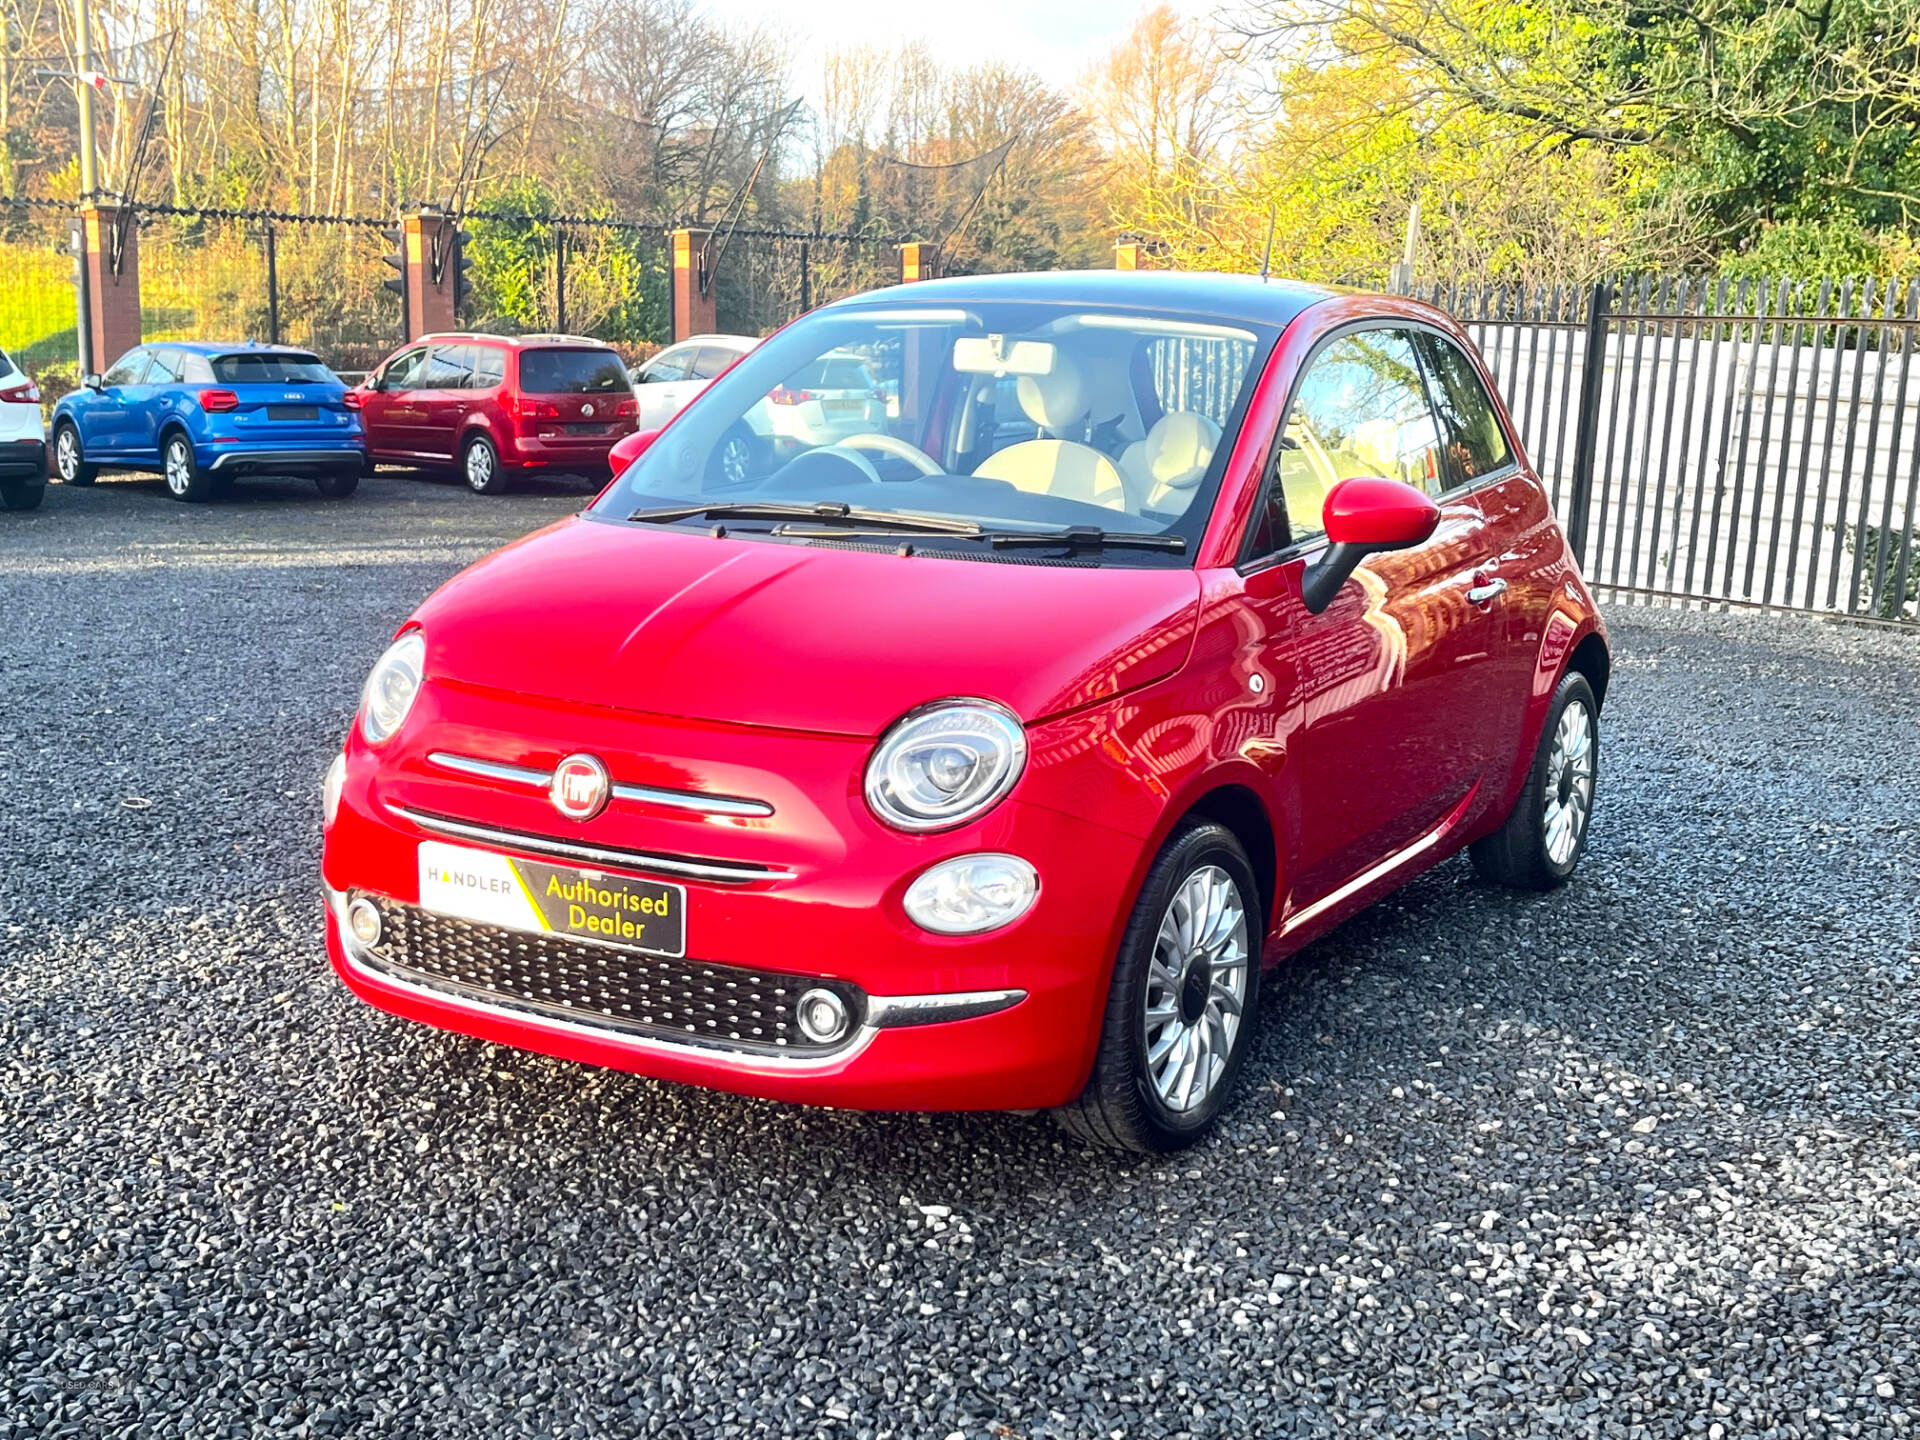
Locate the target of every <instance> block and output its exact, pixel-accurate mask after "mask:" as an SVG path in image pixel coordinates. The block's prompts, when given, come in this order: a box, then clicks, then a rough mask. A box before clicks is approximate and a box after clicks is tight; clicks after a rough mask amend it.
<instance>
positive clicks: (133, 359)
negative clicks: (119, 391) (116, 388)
mask: <svg viewBox="0 0 1920 1440" xmlns="http://www.w3.org/2000/svg"><path fill="white" fill-rule="evenodd" d="M146 373H147V352H146V351H145V350H142V349H133V350H129V351H128V352H127V353H126V354H124V355H122V356H121V357H120V358H119V359H118V360H116V361H114V362H113V368H112V369H111V370H109V371H107V373H106V374H104V375H102V376H101V377H100V383H101V384H102V385H138V384H139V383H140V377H141V376H142V375H145V374H146Z"/></svg>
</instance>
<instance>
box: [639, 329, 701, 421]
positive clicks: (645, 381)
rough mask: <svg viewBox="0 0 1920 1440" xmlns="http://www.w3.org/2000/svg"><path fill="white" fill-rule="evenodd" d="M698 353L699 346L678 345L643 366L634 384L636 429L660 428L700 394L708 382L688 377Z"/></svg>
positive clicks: (662, 352)
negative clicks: (636, 416) (637, 404)
mask: <svg viewBox="0 0 1920 1440" xmlns="http://www.w3.org/2000/svg"><path fill="white" fill-rule="evenodd" d="M698 353H699V347H698V346H696V345H675V346H673V347H672V348H671V349H667V350H662V351H661V352H660V353H659V354H658V355H656V356H654V357H653V359H651V360H649V361H648V362H647V363H646V364H645V365H644V366H642V367H641V370H640V379H639V382H638V383H637V384H636V385H635V386H634V387H633V393H634V397H635V398H636V399H637V400H638V401H639V402H640V413H639V418H638V420H637V421H636V422H635V423H636V426H637V428H639V429H641V430H658V429H659V428H660V427H661V426H662V425H664V424H666V423H667V421H669V420H671V419H672V418H673V417H674V416H675V415H677V414H679V413H680V407H681V406H683V405H685V404H686V403H687V401H689V400H691V399H692V398H693V397H694V396H695V395H697V394H699V393H700V390H701V388H702V387H703V386H704V385H705V384H706V382H705V381H704V380H690V379H688V378H687V377H688V375H689V373H690V372H691V371H692V369H693V361H694V357H695V356H696V355H697V354H698Z"/></svg>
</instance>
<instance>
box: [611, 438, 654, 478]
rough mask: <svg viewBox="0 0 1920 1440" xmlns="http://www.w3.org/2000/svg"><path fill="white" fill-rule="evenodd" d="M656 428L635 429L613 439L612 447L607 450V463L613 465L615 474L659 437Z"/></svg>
mask: <svg viewBox="0 0 1920 1440" xmlns="http://www.w3.org/2000/svg"><path fill="white" fill-rule="evenodd" d="M659 435H660V432H659V431H658V430H636V431H634V432H633V434H631V435H623V436H621V438H620V439H618V440H616V441H614V444H613V449H611V450H609V451H608V452H607V463H608V464H610V465H611V466H612V467H613V473H614V474H615V475H616V476H617V475H619V473H620V472H621V471H622V470H625V469H626V468H627V466H629V465H631V464H632V463H633V462H634V461H636V460H638V459H639V458H640V457H641V456H642V455H643V454H645V453H646V449H647V447H648V446H649V445H651V444H653V442H654V441H655V440H656V439H657V438H659Z"/></svg>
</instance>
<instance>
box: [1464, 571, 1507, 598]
mask: <svg viewBox="0 0 1920 1440" xmlns="http://www.w3.org/2000/svg"><path fill="white" fill-rule="evenodd" d="M1476 578H1477V577H1476ZM1506 593H1507V582H1506V581H1504V580H1499V579H1494V580H1485V581H1481V582H1480V583H1479V584H1477V585H1474V586H1472V587H1471V588H1470V589H1469V590H1468V591H1467V599H1468V601H1469V602H1470V603H1472V604H1475V605H1486V604H1488V603H1490V602H1492V601H1494V600H1498V599H1499V598H1500V597H1501V596H1502V595H1504V594H1506Z"/></svg>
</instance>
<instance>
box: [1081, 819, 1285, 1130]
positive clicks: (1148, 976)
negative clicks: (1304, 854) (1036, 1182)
mask: <svg viewBox="0 0 1920 1440" xmlns="http://www.w3.org/2000/svg"><path fill="white" fill-rule="evenodd" d="M1264 934H1265V926H1264V924H1263V922H1262V919H1261V911H1260V891H1259V887H1258V886H1257V885H1256V884H1255V883H1254V878H1253V867H1252V865H1250V864H1249V863H1248V861H1247V855H1246V851H1244V850H1243V849H1241V847H1240V842H1239V841H1238V840H1236V839H1234V837H1233V835H1232V833H1231V832H1230V831H1228V830H1227V829H1226V828H1225V827H1223V826H1220V825H1216V824H1212V823H1210V822H1204V821H1201V822H1191V823H1188V824H1186V825H1184V826H1183V827H1182V828H1180V829H1179V830H1176V831H1175V832H1174V834H1173V836H1172V838H1171V839H1169V840H1168V841H1167V843H1166V846H1165V847H1164V848H1163V849H1162V850H1161V852H1160V855H1159V857H1158V858H1157V859H1155V861H1154V862H1153V868H1152V869H1150V870H1149V871H1148V872H1147V878H1146V883H1145V884H1143V885H1142V886H1141V887H1140V898H1139V900H1138V901H1137V902H1136V903H1135V904H1134V907H1133V915H1132V916H1131V917H1130V918H1129V920H1128V921H1127V929H1126V934H1125V935H1124V936H1123V937H1122V939H1121V941H1120V953H1119V956H1118V958H1117V959H1116V960H1115V962H1114V967H1113V981H1112V984H1111V985H1110V986H1109V988H1108V991H1107V1009H1106V1015H1105V1018H1104V1021H1103V1023H1102V1025H1101V1028H1100V1048H1099V1050H1098V1051H1097V1052H1096V1054H1095V1056H1094V1061H1093V1073H1092V1075H1091V1076H1089V1077H1088V1080H1087V1086H1086V1089H1085V1090H1083V1091H1082V1092H1081V1093H1080V1096H1079V1098H1078V1099H1076V1100H1074V1101H1073V1102H1071V1103H1070V1104H1068V1105H1065V1106H1062V1107H1061V1108H1060V1109H1058V1110H1056V1111H1054V1118H1055V1119H1056V1120H1057V1121H1059V1123H1060V1125H1061V1127H1062V1128H1063V1129H1065V1130H1067V1131H1068V1132H1069V1133H1070V1134H1073V1135H1076V1136H1078V1137H1079V1138H1080V1139H1082V1140H1085V1141H1088V1142H1089V1143H1091V1144H1095V1145H1104V1146H1108V1147H1110V1148H1113V1149H1120V1150H1134V1151H1138V1152H1140V1153H1141V1154H1148V1155H1155V1154H1164V1153H1166V1152H1167V1151H1171V1150H1180V1149H1183V1148H1185V1147H1186V1146H1188V1145H1191V1144H1193V1143H1194V1141H1196V1140H1198V1139H1199V1138H1200V1137H1201V1136H1202V1135H1204V1134H1205V1133H1206V1132H1207V1130H1208V1128H1209V1127H1211V1126H1212V1124H1213V1122H1214V1119H1215V1117H1217V1116H1218V1115H1219V1113H1220V1109H1221V1107H1222V1105H1223V1104H1224V1103H1225V1099H1226V1096H1227V1094H1228V1092H1229V1091H1230V1090H1231V1089H1232V1086H1233V1081H1234V1077H1235V1076H1236V1075H1237V1074H1238V1073H1239V1070H1240V1064H1241V1061H1242V1059H1243V1058H1244V1057H1245V1055H1246V1051H1247V1046H1248V1045H1249V1044H1250V1043H1251V1039H1252V1035H1253V1026H1254V1017H1255V1015H1256V1013H1257V1012H1258V1007H1259V999H1260V942H1261V939H1262V938H1263V936H1264Z"/></svg>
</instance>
